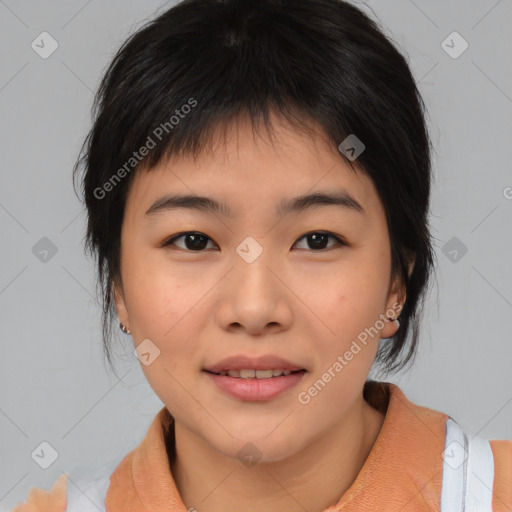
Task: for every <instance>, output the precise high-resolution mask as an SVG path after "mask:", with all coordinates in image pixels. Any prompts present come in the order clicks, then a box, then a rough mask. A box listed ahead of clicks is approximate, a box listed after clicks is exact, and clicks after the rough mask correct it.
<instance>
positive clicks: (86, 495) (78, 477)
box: [66, 457, 122, 512]
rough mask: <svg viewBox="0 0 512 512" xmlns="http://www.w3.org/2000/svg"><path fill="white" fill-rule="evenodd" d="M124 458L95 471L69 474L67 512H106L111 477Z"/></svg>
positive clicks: (111, 461)
mask: <svg viewBox="0 0 512 512" xmlns="http://www.w3.org/2000/svg"><path fill="white" fill-rule="evenodd" d="M121 460H122V457H121V458H119V457H117V458H115V459H112V460H110V461H109V462H107V463H106V464H104V465H103V466H101V467H99V468H95V469H93V470H88V469H84V468H83V467H80V468H76V469H75V470H73V471H71V472H70V473H69V475H68V476H69V478H68V484H67V507H66V512H105V499H106V497H107V491H108V488H109V485H110V477H111V475H112V473H113V472H114V471H115V469H116V468H117V466H118V465H119V463H120V462H121Z"/></svg>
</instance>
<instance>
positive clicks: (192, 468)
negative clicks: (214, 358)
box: [170, 396, 385, 512]
mask: <svg viewBox="0 0 512 512" xmlns="http://www.w3.org/2000/svg"><path fill="white" fill-rule="evenodd" d="M384 417H385V416H384V414H382V413H380V412H379V411H377V410H376V409H374V408H373V407H371V406H370V405H369V404H368V403H367V402H366V401H365V400H363V398H362V396H361V397H360V400H358V401H357V402H356V403H354V404H353V406H352V407H351V409H350V410H349V411H347V414H346V415H345V416H344V418H343V419H342V421H341V422H340V423H337V424H335V425H334V426H333V428H331V429H330V430H329V431H328V432H325V433H323V435H322V436H321V437H320V438H319V439H316V440H315V441H313V442H312V443H311V444H309V445H308V446H307V447H306V448H304V449H303V450H301V451H299V452H297V453H295V454H294V455H293V456H291V457H289V458H287V459H285V460H280V461H277V462H260V463H258V464H256V465H254V466H252V467H249V468H246V467H244V466H243V464H241V463H240V461H239V460H233V459H232V458H230V457H226V456H225V455H224V454H221V453H219V452H218V451H216V450H214V449H213V448H212V447H211V446H210V445H207V444H206V443H204V441H203V440H202V439H200V438H198V437H197V436H195V434H194V433H192V432H191V431H189V430H188V429H187V428H186V427H185V426H183V425H182V424H180V423H176V424H175V441H176V444H175V446H176V451H175V454H176V455H175V457H174V458H173V459H172V460H171V461H170V467H171V471H172V475H173V478H174V480H175V483H176V487H177V489H178V491H179V493H180V496H181V499H182V501H183V503H184V504H185V505H186V506H187V509H189V508H192V507H193V508H197V509H198V510H201V512H220V511H222V512H226V510H245V511H248V512H250V511H252V510H254V511H260V510H262V509H263V510H265V511H266V512H278V511H279V512H280V511H282V510H287V511H290V512H294V511H295V510H296V511H297V512H299V511H300V512H303V511H304V510H310V511H318V512H320V511H322V510H324V509H326V508H328V507H330V506H332V505H335V504H336V503H337V502H338V501H339V499H340V498H341V496H342V495H343V494H344V493H345V492H346V491H347V489H348V488H349V487H350V486H351V485H352V483H353V482H354V481H355V479H356V478H357V475H358V474H359V472H360V470H361V468H362V467H363V465H364V463H365V461H366V459H367V457H368V455H369V453H370V451H371V449H372V447H373V445H374V444H375V441H376V439H377V437H378V435H379V433H380V430H381V427H382V423H383V422H384ZM226 504H229V507H228V508H227V507H226Z"/></svg>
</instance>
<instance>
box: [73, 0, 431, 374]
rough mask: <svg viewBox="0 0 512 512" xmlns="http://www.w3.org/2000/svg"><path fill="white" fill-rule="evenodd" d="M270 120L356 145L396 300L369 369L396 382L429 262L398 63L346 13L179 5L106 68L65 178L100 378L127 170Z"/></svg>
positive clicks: (416, 323)
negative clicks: (373, 193) (399, 293)
mask: <svg viewBox="0 0 512 512" xmlns="http://www.w3.org/2000/svg"><path fill="white" fill-rule="evenodd" d="M270 113H276V114H277V115H280V116H282V117H283V118H284V119H286V120H287V121H288V122H289V123H290V125H291V126H293V127H294V128H295V129H297V130H303V131H305V132H310V131H311V130H312V127H313V125H316V126H319V127H320V128H321V129H322V130H323V132H325V134H326V135H327V137H328V141H330V142H332V143H333V144H334V145H335V147H337V146H338V145H339V144H340V143H341V142H342V141H344V140H345V139H346V137H348V136H349V135H351V134H355V135H356V136H357V138H358V139H360V140H361V141H362V142H363V144H364V145H365V150H364V151H363V152H362V153H361V154H360V156H359V157H358V158H357V160H356V161H354V162H355V163H356V165H357V167H358V168H359V169H360V170H361V171H362V172H364V173H365V174H366V175H367V176H368V177H369V178H370V179H371V180H372V181H373V183H374V185H375V187H376V190H377V192H378V194H379V197H380V199H381V200H382V203H383V205H384V208H385V212H386V220H387V224H388V229H389V233H390V245H391V254H392V264H391V275H392V280H393V279H395V278H397V279H399V280H400V283H403V284H405V289H406V301H405V304H404V306H403V309H402V310H401V313H400V316H399V320H400V327H399V329H398V332H397V334H396V335H395V336H394V337H393V339H392V340H389V341H387V342H385V343H383V344H382V345H381V346H380V347H379V351H378V353H377V357H376V360H375V363H376V364H377V365H382V366H383V367H384V369H385V370H386V371H387V372H394V371H397V370H399V369H402V368H403V367H405V366H406V365H407V363H409V362H410V361H412V360H413V359H414V357H413V356H415V353H416V348H417V344H418V336H419V327H420V316H421V312H422V309H423V306H424V302H425V295H426V290H427V284H428V282H429V276H430V273H431V271H432V269H433V263H434V257H435V253H434V251H433V249H432V241H431V235H430V232H429V227H428V214H429V211H428V210H429V200H430V187H431V157H430V152H431V149H432V145H431V142H430V139H429V134H428V130H427V126H426V121H425V114H426V107H425V105H424V103H423V99H422V98H421V95H420V93H419V91H418V89H417V86H416V83H415V80H414V78H413V76H412V73H411V71H410V69H409V67H408V64H407V61H406V59H405V57H404V56H403V55H402V54H401V52H400V51H399V50H398V49H397V47H395V45H394V43H393V42H392V40H391V39H389V38H388V37H387V36H386V35H384V32H383V31H382V30H381V29H380V28H379V25H378V24H377V22H376V21H373V20H372V19H371V18H370V17H369V16H368V15H366V14H365V13H364V12H363V11H361V10H360V9H359V8H357V7H355V6H354V5H351V4H350V3H348V2H346V1H342V0H300V1H298V0H258V1H255V0H184V1H181V2H180V3H178V4H176V5H174V6H173V7H172V8H170V9H168V10H166V11H165V12H163V13H162V14H159V15H158V16H157V17H156V18H155V19H153V20H151V21H149V22H147V23H146V24H145V25H144V26H142V27H141V28H140V29H139V30H137V31H136V32H135V33H134V34H132V35H131V36H130V37H129V38H128V39H127V40H126V41H125V42H124V43H123V45H122V46H121V48H120V49H119V51H118V52H117V54H116V55H115V57H114V58H113V60H112V62H111V63H110V65H109V66H108V68H107V69H106V71H105V73H104V75H103V78H102V81H101V84H100V86H99V89H98V91H97V93H96V96H95V98H94V103H93V107H92V116H93V121H94V122H93V126H92V129H91V130H90V132H89V133H88V135H87V137H86V139H85V141H84V144H83V146H82V149H81V151H80V155H79V157H78V159H77V162H76V164H75V167H74V171H73V177H74V178H75V177H76V173H77V172H78V171H79V170H80V169H81V168H82V167H83V171H84V172H83V177H82V182H81V186H82V191H83V196H84V198H85V205H86V207H87V213H88V225H87V233H86V237H85V238H86V240H85V249H86V251H89V252H90V253H91V254H92V255H93V256H96V259H97V271H98V274H97V278H98V280H97V287H98V289H99V290H100V292H101V295H102V303H103V304H102V306H103V316H102V321H103V344H104V350H105V354H106V355H107V358H108V360H109V363H110V365H111V367H112V358H111V350H110V349H111V339H112V332H113V325H115V332H116V333H118V332H119V330H118V328H117V322H115V321H114V320H115V319H116V316H117V313H116V310H115V304H114V300H113V290H112V284H113V283H114V282H116V281H117V280H118V279H119V280H120V240H121V225H122V221H123V214H124V207H125V200H126V197H127V191H128V188H129V186H130V183H131V181H132V179H133V177H134V175H135V172H137V171H139V170H140V169H141V168H143V167H144V168H146V169H148V170H150V169H152V168H153V167H154V166H155V165H157V164H158V163H159V162H161V161H162V160H163V159H165V158H168V157H171V156H180V155H188V156H193V157H194V158H196V156H197V155H199V154H200V153H201V152H203V151H205V150H206V149H207V148H209V147H210V144H211V142H212V137H213V134H214V133H215V132H216V130H217V129H219V128H221V127H227V126H230V125H231V124H232V123H233V122H234V121H236V120H238V119H240V117H241V116H242V115H248V117H249V118H250V120H251V122H252V126H253V129H254V128H255V126H256V125H257V123H259V121H261V120H263V121H264V123H265V127H266V128H267V129H270V128H271V122H270ZM151 141H152V142H151ZM152 146H154V147H152ZM144 147H145V148H146V149H149V151H143V150H142V148H144ZM139 149H140V154H139ZM134 152H136V153H134ZM135 155H136V156H135ZM340 157H341V158H345V159H346V160H347V161H348V162H349V163H350V165H351V167H352V163H351V159H347V158H346V156H345V155H343V152H341V151H340ZM411 256H414V257H415V264H414V268H413V271H412V273H411V275H410V276H409V275H408V272H407V271H408V262H409V261H410V258H411ZM409 338H410V342H409V343H407V342H408V340H409Z"/></svg>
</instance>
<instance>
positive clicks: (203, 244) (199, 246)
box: [162, 231, 348, 252]
mask: <svg viewBox="0 0 512 512" xmlns="http://www.w3.org/2000/svg"><path fill="white" fill-rule="evenodd" d="M187 237H188V238H187ZM179 239H184V240H186V242H185V247H178V246H176V241H177V240H179ZM328 239H333V240H334V242H335V243H334V245H330V246H327V247H318V244H319V243H320V245H322V241H324V240H328ZM302 240H305V241H306V244H309V243H310V242H311V243H312V245H313V248H312V249H310V250H311V251H313V252H322V251H325V250H329V249H332V248H336V247H341V246H348V244H347V243H346V242H345V240H344V239H343V238H341V237H340V236H339V235H335V234H334V233H331V232H330V231H309V232H308V233H306V234H304V235H302V236H301V237H300V238H298V239H297V240H296V241H295V242H294V244H293V246H292V247H295V246H296V245H297V243H298V242H300V241H302ZM209 241H211V242H213V240H212V239H211V238H210V237H209V236H208V235H205V234H204V233H201V232H199V231H184V232H182V233H179V234H177V235H174V236H172V237H171V238H168V239H166V240H165V241H164V242H163V244H162V247H171V246H175V247H178V249H182V250H184V251H187V252H204V249H205V248H207V245H208V242H209Z"/></svg>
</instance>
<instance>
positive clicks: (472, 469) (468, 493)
mask: <svg viewBox="0 0 512 512" xmlns="http://www.w3.org/2000/svg"><path fill="white" fill-rule="evenodd" d="M443 460H444V462H443V486H442V491H441V512H492V490H493V485H494V457H493V453H492V449H491V445H490V444H489V441H487V440H485V439H483V438H481V437H478V436H474V437H472V438H469V436H468V435H467V434H466V433H465V432H464V431H463V430H462V428H461V427H460V425H458V424H457V423H456V422H455V421H454V420H453V419H452V418H448V420H447V421H446V442H445V451H444V452H443Z"/></svg>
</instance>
